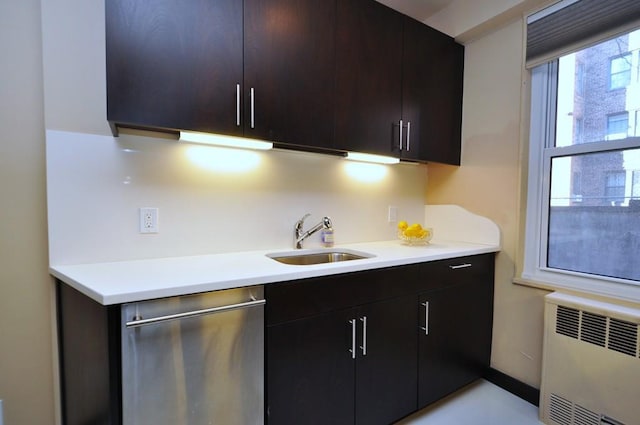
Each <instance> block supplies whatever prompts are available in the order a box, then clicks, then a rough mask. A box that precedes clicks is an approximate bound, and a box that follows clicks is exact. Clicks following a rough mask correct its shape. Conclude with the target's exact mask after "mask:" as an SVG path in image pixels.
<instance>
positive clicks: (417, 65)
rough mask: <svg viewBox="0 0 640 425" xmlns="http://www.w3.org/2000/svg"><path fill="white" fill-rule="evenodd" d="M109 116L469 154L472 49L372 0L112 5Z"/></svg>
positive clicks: (295, 143)
mask: <svg viewBox="0 0 640 425" xmlns="http://www.w3.org/2000/svg"><path fill="white" fill-rule="evenodd" d="M105 3H106V53H107V57H106V65H107V119H108V121H109V123H110V124H111V127H112V129H113V132H114V134H116V135H117V132H118V127H133V128H144V129H152V130H161V131H177V130H193V131H203V132H210V133H219V134H227V135H234V136H244V137H251V138H258V139H266V140H270V141H273V142H276V143H280V144H282V146H289V147H294V148H300V149H305V150H322V151H333V152H343V151H359V152H367V153H375V154H382V155H389V156H395V157H399V158H401V159H404V160H409V161H420V162H425V161H435V162H444V163H449V164H459V163H460V136H461V130H460V129H461V117H462V72H463V61H464V48H463V47H462V46H461V45H459V44H457V43H455V41H454V40H453V39H452V38H451V37H448V36H446V35H444V34H442V33H440V32H438V31H436V30H434V29H431V28H429V27H427V26H426V25H423V24H421V23H419V22H417V21H415V20H413V19H411V18H409V17H407V16H405V15H402V14H400V13H398V12H396V11H394V10H392V9H390V8H388V7H387V6H384V5H382V4H380V3H378V2H376V1H373V0H339V1H336V0H243V1H242V0H217V1H212V0H149V1H144V2H141V1H129V0H106V2H105Z"/></svg>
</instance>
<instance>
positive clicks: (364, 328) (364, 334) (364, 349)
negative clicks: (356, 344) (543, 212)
mask: <svg viewBox="0 0 640 425" xmlns="http://www.w3.org/2000/svg"><path fill="white" fill-rule="evenodd" d="M360 321H361V322H362V345H361V346H360V349H362V355H363V356H366V355H367V316H362V317H361V318H360Z"/></svg>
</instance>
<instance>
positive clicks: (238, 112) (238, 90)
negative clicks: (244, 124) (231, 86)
mask: <svg viewBox="0 0 640 425" xmlns="http://www.w3.org/2000/svg"><path fill="white" fill-rule="evenodd" d="M236 126H238V127H240V84H236Z"/></svg>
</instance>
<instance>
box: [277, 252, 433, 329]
mask: <svg viewBox="0 0 640 425" xmlns="http://www.w3.org/2000/svg"><path fill="white" fill-rule="evenodd" d="M422 266H423V265H422V264H416V265H409V266H402V267H392V268H385V269H377V270H367V271H362V272H355V273H346V274H339V275H333V276H325V277H317V278H311V279H303V280H295V281H291V282H282V283H276V284H269V285H267V286H266V289H265V296H266V299H267V306H266V323H267V326H269V325H274V324H277V323H283V322H287V321H291V320H296V319H300V318H303V317H311V316H316V315H318V314H322V313H327V312H330V311H335V310H340V309H344V308H351V307H355V306H358V305H362V304H366V303H370V302H375V301H381V300H384V299H390V298H395V297H399V296H402V295H407V294H413V293H416V292H417V291H418V289H419V288H418V283H419V282H420V280H421V279H420V276H421V269H422Z"/></svg>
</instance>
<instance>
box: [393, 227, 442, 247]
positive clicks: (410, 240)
mask: <svg viewBox="0 0 640 425" xmlns="http://www.w3.org/2000/svg"><path fill="white" fill-rule="evenodd" d="M422 229H423V230H424V231H425V234H424V236H407V235H405V234H404V233H403V232H402V230H398V239H400V241H401V242H402V244H404V245H427V244H428V243H429V241H431V239H432V238H433V229H432V228H431V227H423V228H422Z"/></svg>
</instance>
